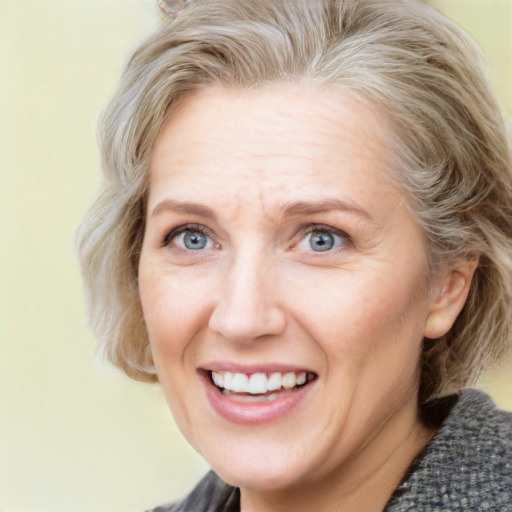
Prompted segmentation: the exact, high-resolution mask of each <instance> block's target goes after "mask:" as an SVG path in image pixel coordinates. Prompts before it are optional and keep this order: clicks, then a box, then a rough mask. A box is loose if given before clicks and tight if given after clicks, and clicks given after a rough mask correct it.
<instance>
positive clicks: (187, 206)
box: [151, 198, 374, 221]
mask: <svg viewBox="0 0 512 512" xmlns="http://www.w3.org/2000/svg"><path fill="white" fill-rule="evenodd" d="M279 210H280V211H281V212H282V214H283V216H284V217H296V216H299V215H314V214H316V213H324V212H329V211H335V210H338V211H343V212H347V213H352V214H355V215H358V216H360V217H364V218H366V219H367V220H370V221H373V220H374V218H373V216H372V215H371V214H370V213H369V212H368V211H367V210H365V209H364V208H362V207H360V206H359V205H357V204H355V203H352V202H348V201H343V200H341V199H336V198H332V199H322V200H320V201H293V202H290V203H285V204H284V205H283V206H282V207H280V208H279ZM166 211H173V212H179V213H189V214H193V215H199V216H201V217H207V218H211V219H216V215H215V213H214V211H213V210H212V209H211V208H208V207H207V206H204V205H202V204H198V203H188V202H181V201H175V200H174V199H164V200H163V201H161V202H160V203H158V204H157V205H156V206H155V208H154V209H153V211H152V213H151V217H155V216H157V215H160V214H161V213H163V212H166Z"/></svg>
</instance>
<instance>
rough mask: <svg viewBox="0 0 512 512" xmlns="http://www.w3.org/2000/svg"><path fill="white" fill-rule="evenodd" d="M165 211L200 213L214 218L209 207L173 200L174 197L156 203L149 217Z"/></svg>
mask: <svg viewBox="0 0 512 512" xmlns="http://www.w3.org/2000/svg"><path fill="white" fill-rule="evenodd" d="M166 211H173V212H179V213H191V214H194V215H200V216H202V217H209V218H212V219H215V218H216V216H215V213H213V210H212V209H211V208H208V207H207V206H203V205H202V204H198V203H184V202H181V201H175V200H174V199H164V200H163V201H161V202H160V203H158V204H157V205H156V206H155V208H154V209H153V211H152V212H151V217H155V216H156V215H160V214H161V213H163V212H166Z"/></svg>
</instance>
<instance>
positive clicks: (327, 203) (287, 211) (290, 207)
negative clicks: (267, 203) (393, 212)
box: [282, 198, 374, 221]
mask: <svg viewBox="0 0 512 512" xmlns="http://www.w3.org/2000/svg"><path fill="white" fill-rule="evenodd" d="M333 210H338V211H343V212H347V213H353V214H355V215H358V216H360V217H364V218H366V219H367V220H371V221H373V220H374V218H373V216H372V215H371V214H370V212H369V211H368V210H365V209H364V208H362V207H361V206H359V205H358V204H355V203H352V202H348V201H343V200H342V199H337V198H332V199H322V200H320V201H294V202H292V203H288V204H285V205H284V206H283V207H282V211H283V212H284V215H285V216H290V217H293V216H297V215H314V214H315V213H323V212H329V211H333Z"/></svg>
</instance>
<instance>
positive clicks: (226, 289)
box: [208, 254, 286, 343]
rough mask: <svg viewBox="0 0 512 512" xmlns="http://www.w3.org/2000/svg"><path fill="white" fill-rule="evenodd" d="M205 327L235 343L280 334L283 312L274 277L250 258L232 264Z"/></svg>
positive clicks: (266, 266)
mask: <svg viewBox="0 0 512 512" xmlns="http://www.w3.org/2000/svg"><path fill="white" fill-rule="evenodd" d="M219 288H220V291H219V294H218V297H217V300H216V303H215V307H214V309H213V311H212V314H211V316H210V319H209V324H208V325H209V327H210V329H212V330H213V331H215V332H217V333H219V334H221V335H222V336H223V337H224V338H226V339H228V340H230V341H233V342H235V343H248V342H251V341H253V340H256V339H259V338H263V337H265V336H275V335H278V334H281V333H282V332H283V331H284V330H285V328H286V315H285V311H284V309H283V307H282V305H281V304H279V300H278V297H277V289H278V287H277V286H276V273H275V271H274V270H273V268H272V266H271V265H269V264H268V262H265V261H262V259H261V258H258V257H257V256H256V255H254V254H251V255H247V256H246V257H241V258H238V259H237V260H235V261H233V263H231V264H230V265H229V267H228V270H227V272H226V274H224V279H223V282H222V283H220V286H219Z"/></svg>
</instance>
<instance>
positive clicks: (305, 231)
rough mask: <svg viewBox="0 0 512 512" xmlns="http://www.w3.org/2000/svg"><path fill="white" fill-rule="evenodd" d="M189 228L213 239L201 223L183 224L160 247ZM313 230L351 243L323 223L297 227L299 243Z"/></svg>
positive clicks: (344, 236) (347, 236) (169, 233)
mask: <svg viewBox="0 0 512 512" xmlns="http://www.w3.org/2000/svg"><path fill="white" fill-rule="evenodd" d="M189 230H190V231H196V232H198V233H201V234H202V235H204V236H206V237H208V238H209V239H210V240H212V241H214V234H213V233H212V232H211V231H210V230H209V229H207V228H205V227H204V226H202V225H201V224H185V225H183V226H179V227H176V228H174V229H171V230H170V231H169V232H168V233H167V234H166V235H165V236H164V238H163V240H162V247H167V246H169V245H170V244H171V242H172V241H173V239H174V238H176V237H178V236H179V235H180V234H181V233H184V232H185V231H189ZM315 231H318V232H321V233H326V234H330V235H334V236H337V237H339V238H340V239H342V240H343V242H344V243H352V240H351V238H350V236H349V235H347V233H345V232H344V231H342V230H340V229H337V228H333V227H332V226H327V225H325V224H307V225H305V226H303V227H302V228H301V229H299V231H298V233H297V235H299V236H300V239H299V243H300V242H301V241H302V240H303V239H304V238H305V237H306V236H307V235H310V234H311V233H314V232H315ZM214 243H215V242H214ZM215 245H216V246H217V244H215ZM296 245H298V244H294V246H296ZM181 249H182V250H187V249H183V248H181ZM190 251H191V252H194V251H192V250H190ZM312 252H315V251H312ZM319 252H320V251H319ZM325 252H332V250H328V251H325ZM320 253H321V252H320Z"/></svg>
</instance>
